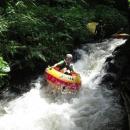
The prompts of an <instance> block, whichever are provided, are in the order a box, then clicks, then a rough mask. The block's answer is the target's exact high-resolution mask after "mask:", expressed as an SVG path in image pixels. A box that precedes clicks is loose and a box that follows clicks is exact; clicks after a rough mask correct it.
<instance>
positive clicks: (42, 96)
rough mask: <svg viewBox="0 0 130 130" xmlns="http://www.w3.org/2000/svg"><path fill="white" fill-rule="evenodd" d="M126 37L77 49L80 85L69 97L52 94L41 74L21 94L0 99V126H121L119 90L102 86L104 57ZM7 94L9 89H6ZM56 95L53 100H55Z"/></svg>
mask: <svg viewBox="0 0 130 130" xmlns="http://www.w3.org/2000/svg"><path fill="white" fill-rule="evenodd" d="M124 42H125V40H118V39H113V40H110V39H108V40H106V41H104V42H102V43H95V44H86V45H84V46H83V48H82V49H77V50H76V52H77V55H79V56H80V59H79V60H78V61H77V62H76V63H75V64H74V67H75V69H76V71H77V72H79V73H80V74H81V78H82V88H81V90H80V92H79V94H78V95H77V96H75V97H73V98H71V100H69V101H67V100H63V99H64V97H65V96H66V95H64V96H63V97H62V100H61V97H56V98H53V97H52V98H51V95H50V94H49V93H48V92H46V90H47V86H41V80H42V77H39V78H38V79H37V80H36V81H32V83H31V84H33V85H34V86H35V87H34V88H32V89H31V90H30V91H29V92H27V93H25V94H23V95H22V96H20V97H18V98H16V99H14V100H12V101H5V100H2V101H1V102H0V104H1V107H0V129H1V130H74V129H75V130H121V129H122V127H123V119H124V116H125V111H124V110H123V107H122V105H121V104H120V94H119V92H118V90H109V89H107V88H105V87H103V86H101V85H100V84H99V83H100V80H101V77H102V73H103V72H102V71H101V69H102V67H103V63H104V62H105V59H106V57H108V56H110V55H111V53H112V51H113V50H114V49H115V48H116V47H117V46H119V45H121V44H123V43H124ZM9 94H10V93H9ZM54 99H56V100H54Z"/></svg>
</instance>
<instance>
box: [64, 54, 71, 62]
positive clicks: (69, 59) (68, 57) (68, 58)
mask: <svg viewBox="0 0 130 130" xmlns="http://www.w3.org/2000/svg"><path fill="white" fill-rule="evenodd" d="M72 59H73V56H72V54H66V57H65V61H66V62H67V63H71V61H72Z"/></svg>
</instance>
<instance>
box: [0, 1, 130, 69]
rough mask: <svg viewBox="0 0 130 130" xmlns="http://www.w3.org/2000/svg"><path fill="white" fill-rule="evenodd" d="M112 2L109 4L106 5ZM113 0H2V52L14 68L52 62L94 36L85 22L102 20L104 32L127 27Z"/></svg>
mask: <svg viewBox="0 0 130 130" xmlns="http://www.w3.org/2000/svg"><path fill="white" fill-rule="evenodd" d="M107 5H109V6H107ZM114 5H115V1H114V0H103V1H100V2H97V1H96V0H94V1H92V0H91V1H90V0H82V1H80V0H45V1H44V0H16V1H13V0H8V1H5V0H3V3H2V4H1V7H0V14H1V16H0V54H1V57H3V59H5V60H6V61H7V62H8V64H9V66H10V67H11V71H14V70H20V69H24V68H27V67H28V68H29V69H32V70H34V69H35V68H36V66H39V65H43V66H44V64H53V63H54V62H57V61H58V60H60V59H62V58H63V57H64V55H65V54H66V53H68V52H72V50H73V48H74V47H75V46H77V45H79V44H82V43H85V42H86V41H87V40H88V39H91V38H93V36H92V34H91V33H90V32H89V31H88V30H87V28H86V24H87V23H89V22H92V21H95V22H98V21H99V19H102V20H103V22H104V24H105V27H104V30H105V35H110V34H112V33H115V32H116V31H118V29H119V28H121V27H124V28H126V27H127V26H128V21H127V17H126V13H125V12H122V11H119V10H118V9H116V8H115V7H114Z"/></svg>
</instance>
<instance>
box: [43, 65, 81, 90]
mask: <svg viewBox="0 0 130 130" xmlns="http://www.w3.org/2000/svg"><path fill="white" fill-rule="evenodd" d="M45 79H46V81H47V82H48V84H49V85H50V86H51V87H52V88H53V89H55V90H56V91H58V90H61V89H66V90H67V91H71V92H75V91H78V90H79V89H80V87H81V78H80V75H79V74H77V73H72V74H71V75H68V74H64V73H62V72H60V71H59V70H58V69H57V68H56V67H55V68H53V67H48V68H46V70H45Z"/></svg>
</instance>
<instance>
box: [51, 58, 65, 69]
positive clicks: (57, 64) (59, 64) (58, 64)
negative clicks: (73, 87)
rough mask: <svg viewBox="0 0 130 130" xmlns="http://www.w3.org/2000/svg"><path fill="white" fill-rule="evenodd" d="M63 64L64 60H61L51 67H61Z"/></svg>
mask: <svg viewBox="0 0 130 130" xmlns="http://www.w3.org/2000/svg"><path fill="white" fill-rule="evenodd" d="M63 63H64V60H62V61H60V62H58V63H56V64H54V66H53V67H57V66H61V65H62V64H63Z"/></svg>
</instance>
